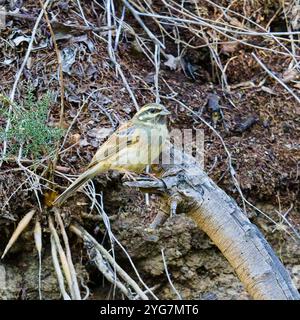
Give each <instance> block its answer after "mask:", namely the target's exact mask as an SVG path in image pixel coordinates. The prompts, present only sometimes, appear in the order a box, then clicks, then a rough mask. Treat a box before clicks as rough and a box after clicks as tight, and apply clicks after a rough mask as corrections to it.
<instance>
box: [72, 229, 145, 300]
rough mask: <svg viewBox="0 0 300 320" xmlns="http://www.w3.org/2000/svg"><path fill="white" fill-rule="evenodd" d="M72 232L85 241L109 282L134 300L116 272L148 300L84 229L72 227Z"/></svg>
mask: <svg viewBox="0 0 300 320" xmlns="http://www.w3.org/2000/svg"><path fill="white" fill-rule="evenodd" d="M70 230H71V231H72V232H74V233H75V234H77V236H79V237H80V238H82V239H83V240H84V242H85V243H86V247H87V250H88V252H89V254H90V257H91V258H92V260H93V261H94V262H95V264H96V265H97V267H98V268H99V270H100V271H101V272H102V273H103V275H104V276H105V277H106V279H107V280H108V281H110V282H112V283H113V284H115V285H116V286H117V287H118V288H119V289H120V290H121V292H122V293H124V294H125V295H126V296H127V297H128V298H130V299H133V298H134V297H133V295H132V293H131V292H130V290H129V289H128V288H127V287H126V286H125V285H123V284H122V283H121V281H120V280H119V279H116V277H115V272H114V270H115V271H116V273H117V274H118V275H119V276H120V277H121V278H122V279H123V280H124V281H125V283H126V285H127V286H130V287H131V288H132V289H133V290H134V291H135V292H136V294H137V295H138V296H139V297H140V298H141V299H143V300H148V297H147V295H146V294H145V293H144V292H143V291H142V289H141V288H140V287H139V285H138V284H137V283H136V282H135V281H134V280H133V279H132V278H131V277H130V276H129V275H128V274H127V273H126V272H125V271H124V270H123V269H122V268H121V267H120V266H119V265H118V264H117V262H116V261H115V259H114V258H113V257H112V256H111V255H110V254H109V252H108V251H107V250H106V249H105V248H104V247H103V246H102V245H101V244H100V243H98V241H97V240H96V239H94V238H93V237H92V236H91V235H90V234H89V233H88V232H87V231H86V230H85V229H84V228H82V227H81V226H78V225H71V226H70Z"/></svg>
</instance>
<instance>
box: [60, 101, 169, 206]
mask: <svg viewBox="0 0 300 320" xmlns="http://www.w3.org/2000/svg"><path fill="white" fill-rule="evenodd" d="M168 114H170V112H169V111H168V110H167V109H166V108H165V107H164V106H162V105H160V104H156V103H150V104H147V105H145V106H144V107H143V108H141V110H139V111H138V112H137V113H136V114H135V116H134V117H133V118H132V119H131V120H130V121H128V122H127V123H125V124H123V125H121V126H120V127H119V129H118V130H117V131H116V132H114V133H113V134H112V135H111V137H110V138H109V139H108V140H107V141H106V142H105V143H103V144H102V145H101V147H100V148H99V149H98V151H97V152H96V154H95V155H94V157H93V159H92V161H91V163H90V164H89V166H88V167H87V170H86V171H85V172H84V173H83V174H81V175H80V176H79V177H78V178H77V179H76V180H75V181H74V182H73V183H72V184H71V185H70V186H69V187H68V188H67V189H66V190H65V191H64V192H63V193H62V194H61V195H60V196H59V197H58V198H57V199H56V200H55V201H54V205H57V204H62V203H63V202H64V201H65V200H66V199H67V198H69V197H70V196H71V195H72V194H73V193H74V192H75V191H76V190H78V189H79V188H80V187H81V186H82V185H83V184H84V183H86V182H87V181H88V180H90V179H92V178H93V177H94V176H96V175H97V174H100V173H102V172H106V171H108V170H117V171H120V172H125V173H126V172H128V171H131V172H134V173H141V172H142V171H143V170H144V169H145V167H146V166H147V165H148V164H151V163H153V160H154V159H156V158H157V157H158V156H159V154H160V153H161V150H162V146H163V145H164V142H165V140H166V138H167V136H168V129H167V125H166V116H167V115H168Z"/></svg>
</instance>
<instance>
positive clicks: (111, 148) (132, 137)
mask: <svg viewBox="0 0 300 320" xmlns="http://www.w3.org/2000/svg"><path fill="white" fill-rule="evenodd" d="M139 140H140V137H139V135H138V134H137V130H136V128H135V127H134V126H132V125H131V123H125V124H123V125H121V126H120V127H119V129H118V130H117V131H116V132H115V133H113V134H112V136H111V137H110V138H109V139H108V140H107V141H106V142H105V143H104V144H103V145H102V146H101V147H100V148H99V149H98V151H97V152H96V154H95V155H94V157H93V159H92V161H91V163H90V164H89V166H88V168H91V167H93V166H94V165H96V164H97V163H99V161H103V160H106V159H108V158H109V157H110V156H112V155H115V154H116V153H119V152H120V151H121V150H122V149H124V148H126V147H127V146H128V145H130V146H132V145H134V144H136V143H138V142H139Z"/></svg>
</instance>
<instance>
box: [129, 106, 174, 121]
mask: <svg viewBox="0 0 300 320" xmlns="http://www.w3.org/2000/svg"><path fill="white" fill-rule="evenodd" d="M170 114H171V112H170V111H168V110H167V109H166V107H164V106H163V105H161V104H158V103H149V104H146V105H145V106H143V107H142V108H141V109H140V110H139V111H138V112H137V113H136V114H135V116H134V117H133V119H132V120H133V121H137V122H142V123H144V124H155V123H161V124H163V123H166V118H167V116H168V115H170Z"/></svg>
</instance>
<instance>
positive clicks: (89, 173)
mask: <svg viewBox="0 0 300 320" xmlns="http://www.w3.org/2000/svg"><path fill="white" fill-rule="evenodd" d="M98 172H99V168H98V170H97V168H96V167H92V168H91V169H88V170H87V171H86V172H84V173H83V174H81V175H80V176H79V177H78V178H77V179H76V180H75V181H74V182H73V183H72V184H71V185H70V186H69V187H68V188H67V189H66V190H65V191H64V192H63V193H62V194H61V195H60V196H59V197H58V198H56V199H55V201H54V202H53V205H61V204H62V203H63V202H65V201H66V200H67V199H68V198H69V197H70V196H71V195H72V194H73V193H74V192H75V191H77V190H78V189H79V188H80V187H81V186H82V185H84V184H85V183H86V182H87V181H88V180H90V179H92V178H93V177H94V176H95V175H96V174H97V173H98Z"/></svg>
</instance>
